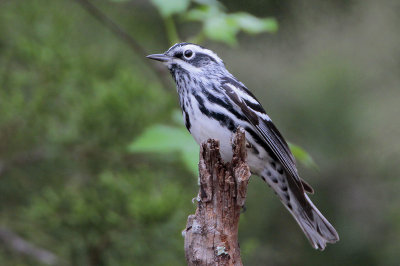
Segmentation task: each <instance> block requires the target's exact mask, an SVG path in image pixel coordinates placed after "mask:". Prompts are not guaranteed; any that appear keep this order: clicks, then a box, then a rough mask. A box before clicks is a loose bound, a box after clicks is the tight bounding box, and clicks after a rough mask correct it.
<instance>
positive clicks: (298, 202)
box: [147, 42, 339, 250]
mask: <svg viewBox="0 0 400 266" xmlns="http://www.w3.org/2000/svg"><path fill="white" fill-rule="evenodd" d="M147 58H149V59H152V60H156V61H160V62H162V63H163V64H164V65H165V66H166V67H167V68H168V69H169V71H170V73H171V75H172V78H173V79H174V81H175V83H176V88H177V92H178V95H179V104H180V107H181V109H182V114H183V119H184V123H185V126H186V128H187V130H188V131H189V132H190V134H191V135H192V136H193V138H194V139H195V141H196V142H197V143H198V144H199V145H200V144H201V143H203V142H205V141H207V140H208V139H217V140H219V142H220V153H221V157H222V159H223V160H224V161H225V162H227V161H230V160H231V159H232V156H233V152H232V145H231V139H232V135H233V134H234V133H235V131H236V130H237V128H238V127H242V128H243V129H244V130H245V136H246V149H247V154H248V157H247V163H248V166H249V168H250V171H251V173H252V174H255V175H258V176H260V177H261V178H262V180H264V181H265V182H266V183H267V184H268V186H270V187H271V188H272V190H274V192H275V194H277V196H278V198H279V199H280V201H281V202H282V203H283V205H284V206H285V207H286V209H287V210H288V211H289V212H290V213H291V214H292V216H293V217H294V219H295V220H296V222H297V223H298V224H299V226H300V228H301V229H302V231H303V232H304V234H305V236H306V237H307V238H308V240H309V242H310V243H311V245H312V246H313V247H314V248H315V249H319V250H324V249H325V247H326V244H327V243H335V242H337V241H338V240H339V235H338V233H337V232H336V230H335V228H334V227H333V226H332V225H331V224H330V223H329V222H328V220H327V219H326V218H325V217H324V216H323V215H322V214H321V212H320V211H319V210H318V209H317V207H315V205H314V204H313V203H312V201H311V200H310V198H309V197H308V195H307V194H313V193H314V189H313V188H312V187H311V186H310V185H309V184H308V183H307V182H306V181H304V180H303V179H302V178H301V177H300V176H299V173H298V170H297V167H296V161H295V158H294V156H293V154H292V153H291V151H290V148H289V146H288V144H287V142H286V141H285V139H284V138H283V136H282V134H281V133H280V132H279V131H278V129H277V128H276V126H275V125H274V124H273V122H272V120H271V119H270V117H269V116H268V115H267V114H266V112H265V110H264V108H263V106H262V105H261V104H260V102H259V101H258V100H257V98H256V97H255V96H254V95H253V93H252V92H251V91H250V90H249V89H248V88H247V87H246V86H245V85H244V84H243V83H242V82H240V81H239V80H238V79H236V78H235V77H234V76H233V75H232V74H231V73H230V72H229V71H228V70H227V69H226V67H225V64H224V62H223V61H222V59H221V58H219V57H218V55H217V54H216V53H215V52H213V51H212V50H210V49H207V48H205V47H203V46H200V45H197V44H194V43H187V42H184V43H177V44H175V45H173V46H172V47H170V48H169V49H168V50H167V51H166V52H164V53H162V54H151V55H148V56H147Z"/></svg>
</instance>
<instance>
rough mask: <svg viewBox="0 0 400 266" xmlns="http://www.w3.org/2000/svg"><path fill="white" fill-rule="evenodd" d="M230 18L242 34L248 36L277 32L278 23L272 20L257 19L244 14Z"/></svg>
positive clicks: (237, 14) (236, 14)
mask: <svg viewBox="0 0 400 266" xmlns="http://www.w3.org/2000/svg"><path fill="white" fill-rule="evenodd" d="M231 16H232V17H233V18H234V19H235V20H236V22H237V24H238V25H239V26H240V28H241V29H242V30H243V31H244V32H247V33H250V34H258V33H261V32H276V31H277V30H278V23H277V21H276V20H275V19H273V18H257V17H255V16H252V15H250V14H248V13H244V12H241V13H235V14H232V15H231Z"/></svg>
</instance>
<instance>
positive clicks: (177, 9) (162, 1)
mask: <svg viewBox="0 0 400 266" xmlns="http://www.w3.org/2000/svg"><path fill="white" fill-rule="evenodd" d="M151 2H152V3H153V5H155V6H156V7H157V9H158V10H159V11H160V13H161V15H162V16H163V17H170V16H171V15H173V14H179V13H183V12H185V11H186V9H187V8H188V7H189V4H190V1H189V0H151Z"/></svg>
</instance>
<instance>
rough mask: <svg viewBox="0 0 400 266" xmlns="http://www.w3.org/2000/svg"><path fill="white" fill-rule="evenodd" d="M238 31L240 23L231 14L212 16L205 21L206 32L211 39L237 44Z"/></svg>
mask: <svg viewBox="0 0 400 266" xmlns="http://www.w3.org/2000/svg"><path fill="white" fill-rule="evenodd" d="M238 31H239V26H238V24H237V23H236V21H235V20H234V19H232V18H231V17H229V16H224V15H221V16H217V17H212V18H209V19H207V20H206V21H205V22H204V33H205V35H206V36H207V37H208V38H210V39H211V40H215V41H221V42H225V43H227V44H230V45H233V44H236V34H237V33H238Z"/></svg>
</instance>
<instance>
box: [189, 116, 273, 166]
mask: <svg viewBox="0 0 400 266" xmlns="http://www.w3.org/2000/svg"><path fill="white" fill-rule="evenodd" d="M190 133H191V134H192V136H193V138H194V139H195V140H196V142H197V143H198V144H199V145H200V144H201V143H203V142H205V141H207V140H208V139H215V140H218V141H219V143H220V153H221V157H222V160H223V161H224V162H230V161H231V160H232V156H233V151H232V131H230V130H229V129H227V128H226V127H223V126H221V125H220V123H219V122H218V121H216V120H214V119H210V118H208V117H203V118H201V119H192V120H191V128H190ZM249 137H250V134H248V133H246V138H247V139H248V141H250V142H251V143H254V140H252V139H251V137H250V139H249ZM268 159H269V156H268V155H267V153H266V152H265V151H264V150H262V149H258V153H255V152H254V150H253V149H252V148H248V149H247V163H248V165H249V167H250V170H251V172H252V173H255V174H260V173H261V172H262V171H263V169H264V168H265V165H266V164H267V162H268Z"/></svg>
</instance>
